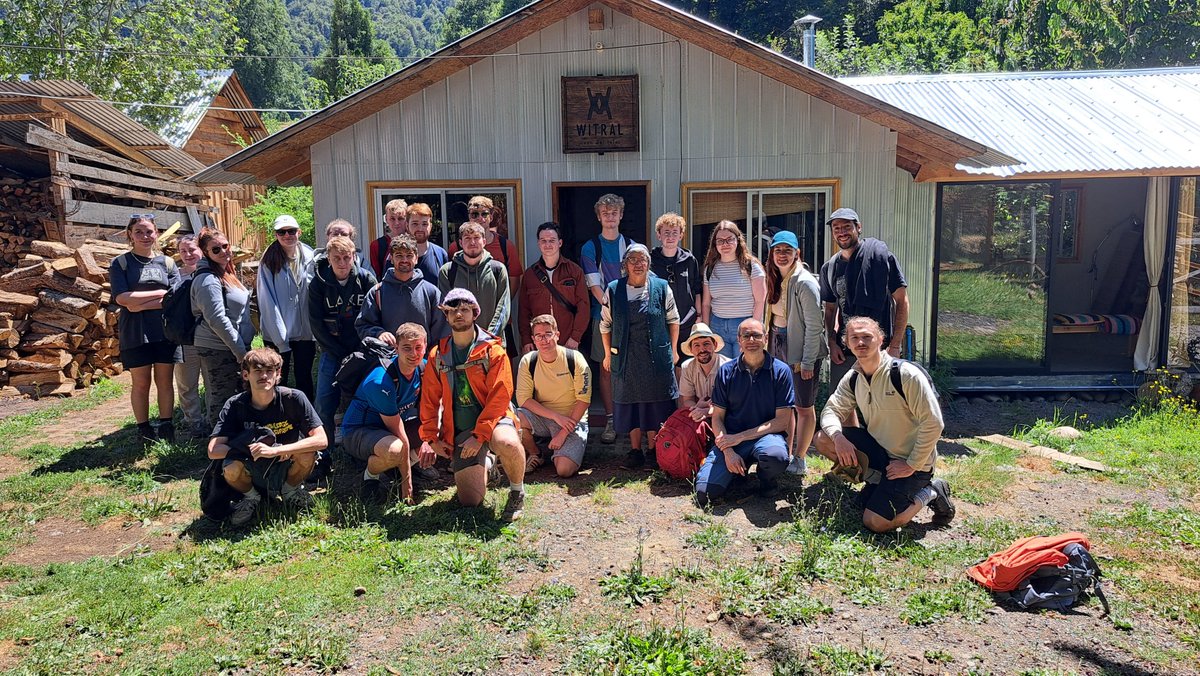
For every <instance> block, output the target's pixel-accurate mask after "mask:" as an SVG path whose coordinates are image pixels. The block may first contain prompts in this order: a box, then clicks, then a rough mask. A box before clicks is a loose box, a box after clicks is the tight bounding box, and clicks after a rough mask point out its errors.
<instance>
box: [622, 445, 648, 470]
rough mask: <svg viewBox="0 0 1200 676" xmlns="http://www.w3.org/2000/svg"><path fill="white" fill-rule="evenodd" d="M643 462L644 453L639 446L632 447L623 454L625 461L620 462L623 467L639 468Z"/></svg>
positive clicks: (644, 458) (644, 461) (644, 459)
mask: <svg viewBox="0 0 1200 676" xmlns="http://www.w3.org/2000/svg"><path fill="white" fill-rule="evenodd" d="M645 464H646V454H645V453H643V452H642V449H640V448H633V449H630V451H629V452H628V453H626V454H625V461H624V462H622V463H621V467H622V468H623V469H641V468H642V465H645Z"/></svg>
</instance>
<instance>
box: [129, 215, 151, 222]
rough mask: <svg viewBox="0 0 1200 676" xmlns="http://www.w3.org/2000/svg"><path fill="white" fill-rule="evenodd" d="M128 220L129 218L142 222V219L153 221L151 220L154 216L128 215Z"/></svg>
mask: <svg viewBox="0 0 1200 676" xmlns="http://www.w3.org/2000/svg"><path fill="white" fill-rule="evenodd" d="M129 218H130V220H143V219H145V220H147V221H153V220H154V214H129Z"/></svg>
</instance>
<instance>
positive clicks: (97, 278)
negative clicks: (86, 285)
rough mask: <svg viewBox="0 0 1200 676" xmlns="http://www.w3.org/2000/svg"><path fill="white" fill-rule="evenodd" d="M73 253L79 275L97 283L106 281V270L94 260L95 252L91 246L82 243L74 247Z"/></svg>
mask: <svg viewBox="0 0 1200 676" xmlns="http://www.w3.org/2000/svg"><path fill="white" fill-rule="evenodd" d="M73 255H74V257H75V263H76V265H77V266H78V268H79V276H80V277H83V278H84V279H86V280H88V281H89V282H95V283H97V284H101V283H103V282H105V281H108V270H107V269H106V268H103V267H101V266H100V263H98V262H97V261H96V254H95V252H94V251H93V250H92V247H91V246H89V245H87V244H84V245H83V246H81V247H79V248H78V249H76V250H75V253H74V254H73Z"/></svg>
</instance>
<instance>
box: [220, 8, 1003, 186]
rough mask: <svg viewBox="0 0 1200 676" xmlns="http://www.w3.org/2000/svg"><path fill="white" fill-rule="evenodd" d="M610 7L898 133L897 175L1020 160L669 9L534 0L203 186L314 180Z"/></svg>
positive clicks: (243, 156)
mask: <svg viewBox="0 0 1200 676" xmlns="http://www.w3.org/2000/svg"><path fill="white" fill-rule="evenodd" d="M597 2H598V3H599V4H603V5H606V6H608V7H610V8H612V9H613V10H614V11H617V12H620V13H622V14H625V15H628V16H631V17H633V18H634V19H636V20H638V21H641V22H643V23H645V24H647V25H650V26H653V27H655V28H657V29H659V30H662V31H664V32H666V33H669V34H671V35H674V36H676V37H678V38H680V39H683V40H686V41H688V42H690V43H693V44H696V45H698V46H700V47H703V48H705V49H708V50H709V51H711V52H713V53H715V54H718V55H720V56H722V57H725V58H727V59H729V60H730V61H733V62H734V63H737V64H739V65H741V66H744V67H746V68H750V69H752V70H755V71H757V72H760V73H762V74H763V75H766V76H767V77H770V78H772V79H775V80H777V81H779V82H781V83H783V84H785V85H788V86H791V87H794V88H796V89H798V90H800V91H803V92H806V93H808V94H810V95H812V96H814V97H816V98H819V99H822V100H824V101H827V102H829V103H830V104H832V105H835V106H837V107H839V108H842V109H843V110H847V111H849V112H852V113H856V114H858V115H861V116H862V117H864V118H867V119H869V120H871V121H872V122H875V123H877V124H880V125H882V126H884V127H888V128H890V129H893V130H895V131H896V132H897V135H898V140H897V153H896V155H897V158H896V163H897V166H900V167H901V168H903V169H906V170H908V171H910V172H911V173H913V174H914V175H916V174H918V172H921V171H922V170H923V169H924V170H926V171H928V169H929V168H931V167H948V166H952V165H954V164H955V163H958V162H962V163H965V164H968V165H972V166H975V165H979V166H991V165H995V164H1012V163H1013V162H1015V161H1016V160H1015V159H1014V158H1012V157H1008V156H1007V155H1004V154H1002V153H997V152H995V151H993V150H992V149H991V148H988V147H987V146H985V145H984V144H982V143H979V142H977V141H973V140H971V139H969V138H966V137H964V136H961V135H959V134H957V133H955V132H952V131H950V130H948V129H945V128H942V127H939V126H938V125H936V124H933V123H931V122H929V121H928V120H925V119H922V118H920V117H918V116H916V115H913V114H911V113H908V112H906V111H904V110H901V109H900V108H897V107H895V106H893V105H891V104H888V103H885V102H883V101H880V100H878V99H875V98H873V97H871V96H869V95H867V94H863V93H861V92H859V91H857V90H855V89H853V88H851V87H848V86H846V85H844V84H842V83H840V82H838V81H837V80H835V79H833V78H831V77H828V76H826V75H823V74H821V73H819V72H817V71H815V70H812V69H810V68H807V67H805V66H804V65H803V64H801V63H799V62H798V61H795V60H793V59H790V58H788V57H786V56H784V55H782V54H780V53H778V52H774V51H772V50H770V49H767V48H766V47H763V46H762V45H759V44H756V43H754V42H751V41H750V40H747V39H745V38H743V37H740V36H738V35H736V34H734V33H731V32H729V31H727V30H724V29H722V28H720V27H718V26H714V25H713V24H711V23H708V22H706V21H704V20H702V19H699V18H697V17H695V16H692V15H690V14H688V13H686V12H683V11H681V10H679V9H677V8H675V7H672V6H670V5H668V4H666V3H665V2H662V1H661V0H536V1H535V2H533V3H532V4H529V5H527V6H525V7H523V8H521V9H519V10H517V11H515V12H513V13H512V14H509V15H508V16H506V17H503V18H501V19H499V20H498V21H495V22H493V23H492V24H490V25H488V26H485V27H484V28H481V29H480V30H478V31H476V32H474V33H472V34H470V35H468V36H466V37H464V38H462V39H460V40H458V41H456V42H453V43H451V44H449V45H446V46H445V47H443V48H442V49H440V50H438V51H436V52H434V53H433V54H430V55H429V56H427V57H425V58H423V59H421V60H419V61H416V62H415V63H413V64H411V65H409V66H407V67H405V68H403V69H401V70H399V71H397V72H395V73H393V74H392V75H390V76H388V77H385V78H383V79H381V80H379V81H378V82H376V83H374V84H372V85H370V86H368V87H365V88H364V89H362V90H359V91H358V92H355V93H353V94H351V95H349V96H347V97H345V98H343V99H341V100H340V101H337V102H335V103H333V104H331V105H329V106H327V107H325V108H323V109H322V110H320V111H317V112H316V113H314V114H313V115H311V116H309V117H307V118H305V119H303V120H301V121H299V122H297V123H296V124H293V125H291V126H290V127H287V128H286V129H283V130H280V131H278V132H276V133H275V134H272V135H271V136H268V137H267V138H265V139H263V140H262V141H259V142H257V143H255V144H253V145H251V146H249V147H247V148H245V149H243V150H241V151H239V152H237V153H235V154H234V155H232V156H230V157H228V158H226V159H225V160H222V161H220V162H218V163H216V164H214V165H213V166H211V167H209V168H208V169H206V170H205V171H203V172H201V173H200V174H198V175H197V176H196V180H198V181H201V182H221V183H224V182H240V183H288V182H297V181H299V180H302V179H303V178H305V177H306V172H305V171H304V169H303V168H301V166H300V165H303V167H305V168H306V167H307V166H308V152H309V147H310V146H312V145H313V144H314V143H317V142H319V141H321V140H323V139H325V138H327V137H329V136H330V135H332V134H334V133H336V132H338V131H341V130H342V129H345V128H347V127H349V126H351V125H353V124H354V123H356V122H358V121H360V120H363V119H365V118H367V117H368V116H370V115H373V114H375V113H376V112H378V111H380V110H382V109H384V108H386V107H388V106H390V105H392V104H394V103H396V102H397V101H401V100H403V99H405V98H407V97H409V96H411V95H412V94H415V93H417V92H419V91H420V90H422V89H423V88H425V87H428V86H429V85H431V84H433V83H435V82H438V81H441V80H443V79H445V78H447V77H449V76H450V75H452V74H453V73H456V72H458V71H459V70H462V69H463V68H466V67H468V66H470V65H471V64H473V63H475V62H477V61H480V60H481V59H484V58H486V57H488V56H489V55H491V54H494V53H496V52H498V51H500V50H502V49H505V48H507V47H509V46H511V45H513V44H516V43H517V42H519V41H520V40H522V39H524V38H525V37H528V36H529V35H532V34H534V33H536V32H537V31H539V30H541V29H543V28H545V27H547V26H550V25H552V24H554V23H557V22H558V21H561V20H563V19H565V18H566V17H568V16H570V15H571V14H574V13H575V12H578V11H581V10H583V9H585V8H587V7H588V6H590V5H593V4H597Z"/></svg>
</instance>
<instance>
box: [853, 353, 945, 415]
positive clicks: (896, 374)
mask: <svg viewBox="0 0 1200 676" xmlns="http://www.w3.org/2000/svg"><path fill="white" fill-rule="evenodd" d="M904 362H907V363H909V364H912V365H913V366H916V367H917V370H918V371H920V372H921V373H922V374H924V376H925V382H927V383H929V386H930V387H932V388H933V395H934V397H936V398H937V400H938V401H941V400H942V393H941V392H938V389H937V385H935V384H934V383H933V376H931V375H929V371H928V370H926V368H925V367H924V366H922V365H921V363H920V362H915V361H909V360H908V359H901V358H899V357H893V358H892V366H891V368H889V369H888V379H889V380H891V381H892V389H894V390H896V393H897V394H899V395H900V398H901V399H903V400H904V403H906V404H907V403H908V395H906V394H904V383H902V382H901V381H900V364H901V363H904ZM857 385H858V371H855V370H851V371H850V391H851V392H853V391H854V388H855V387H856V386H857Z"/></svg>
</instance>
